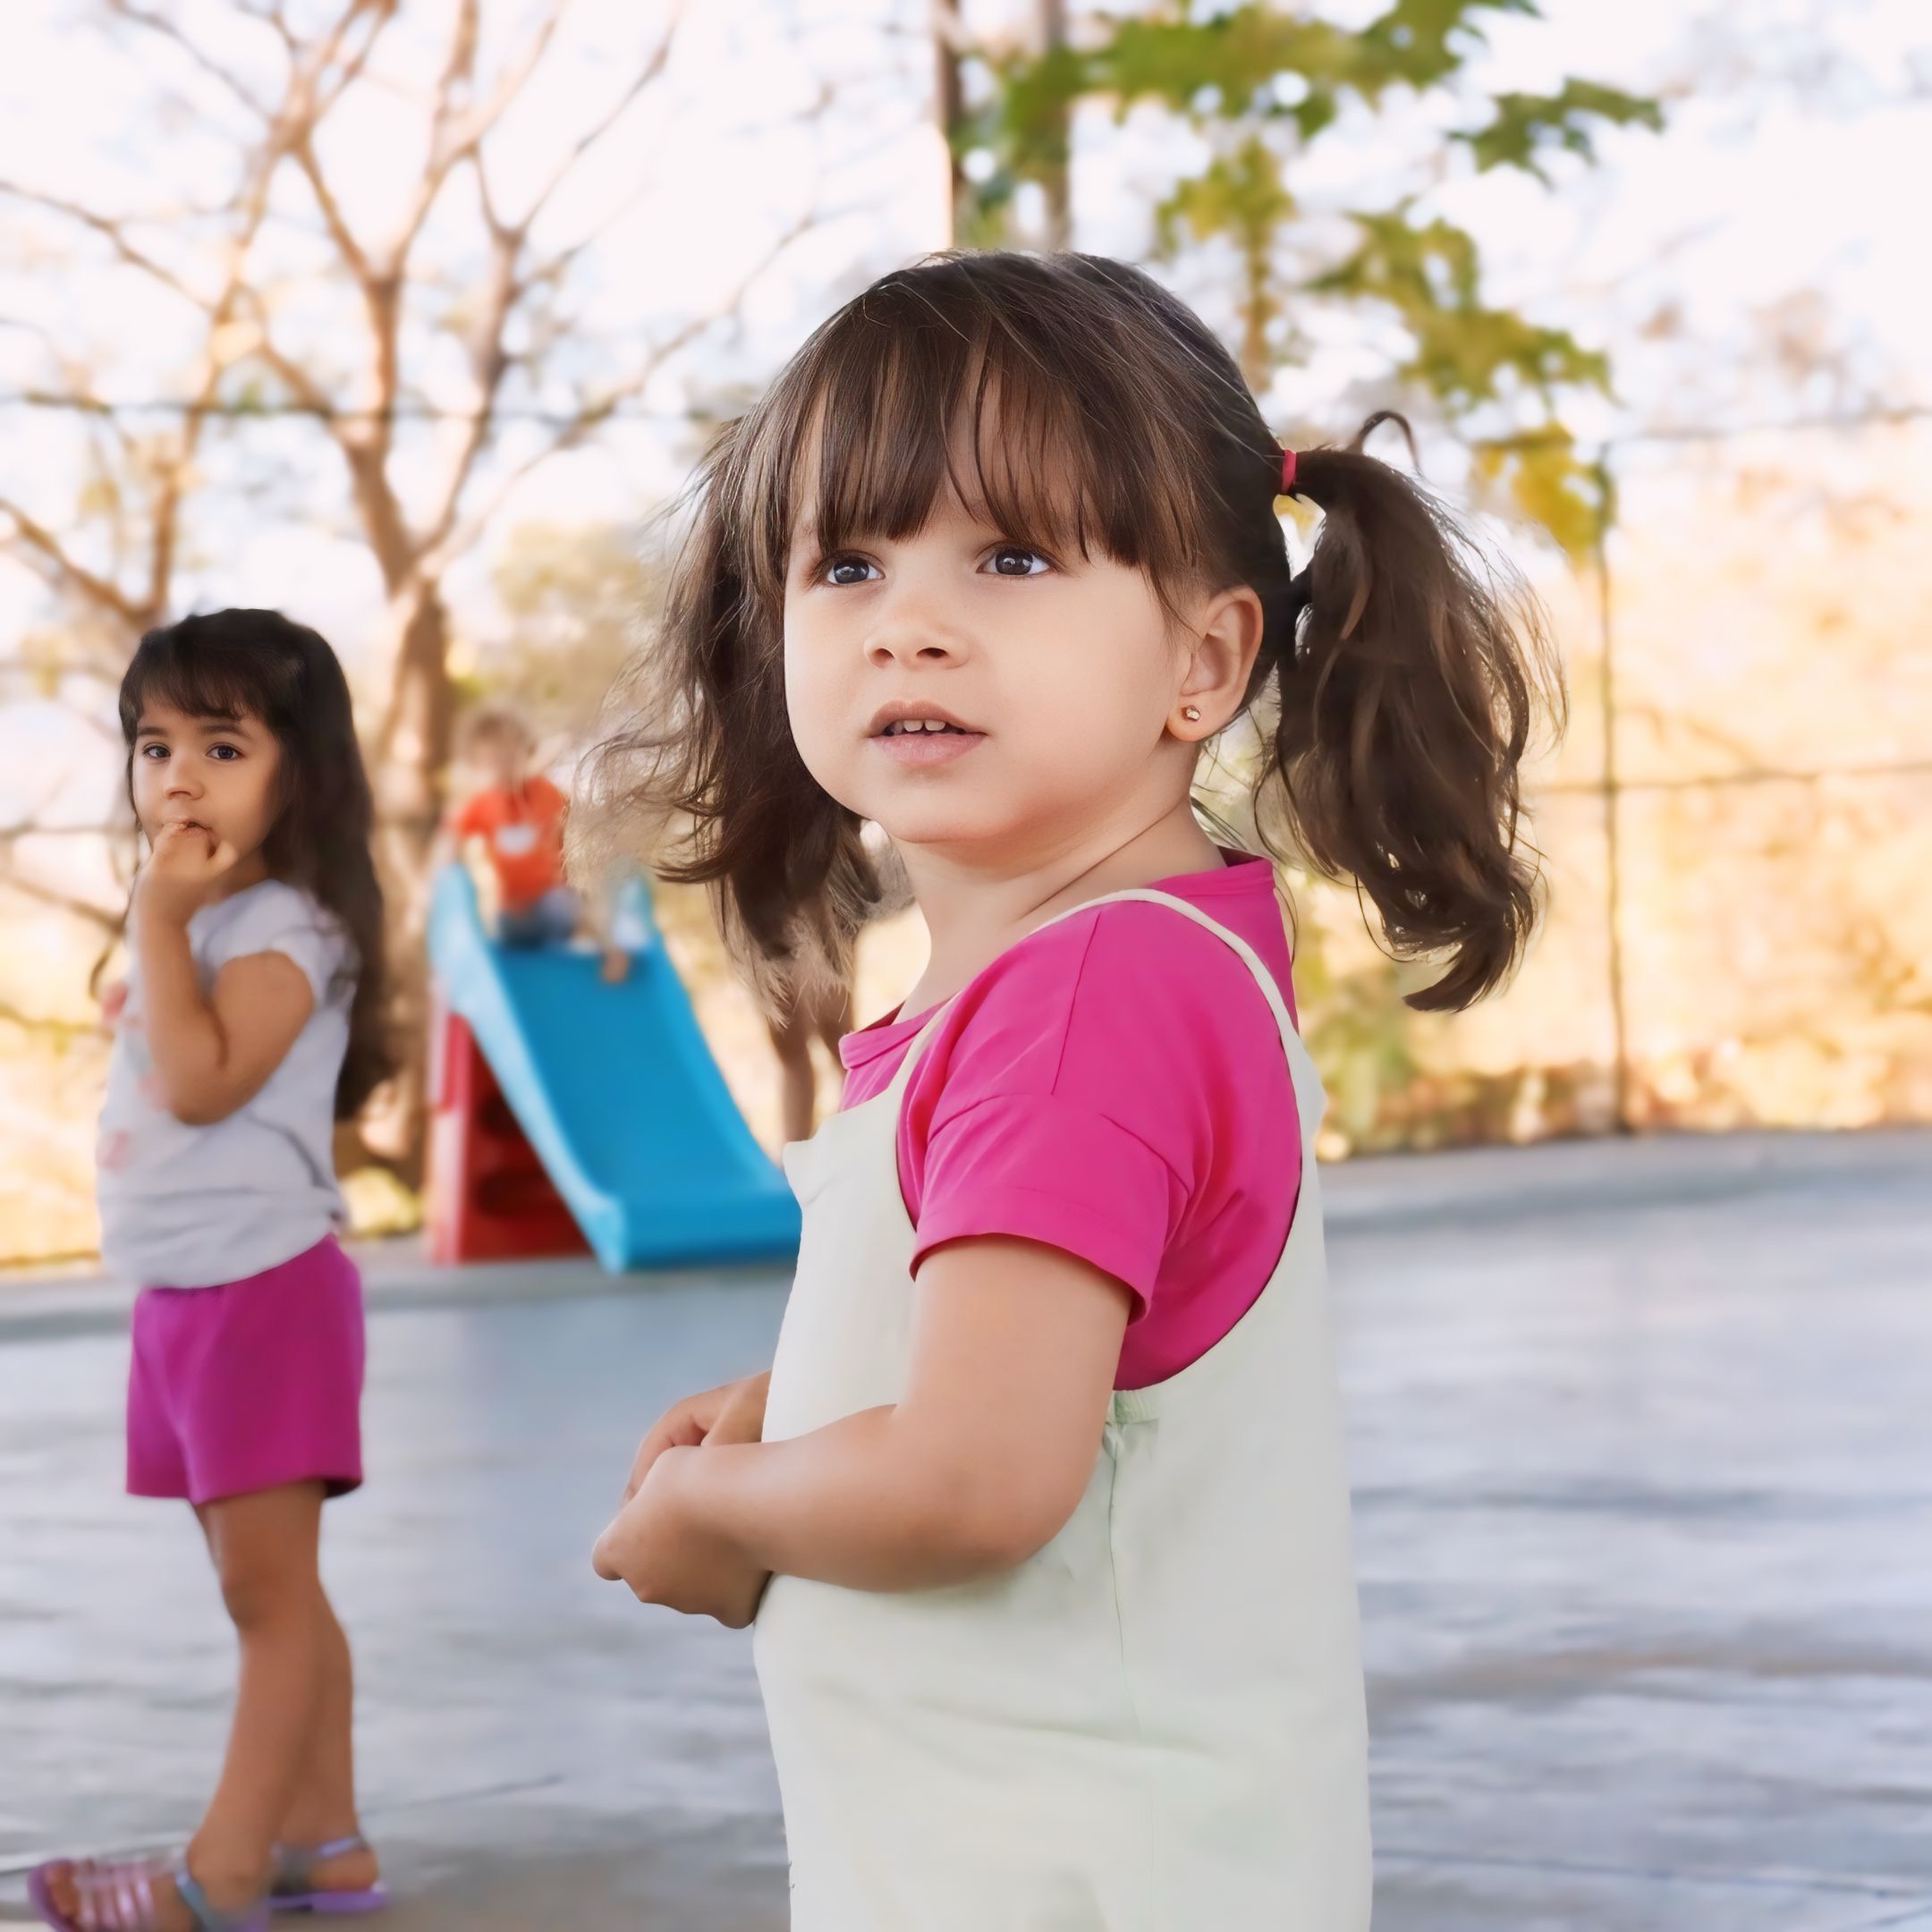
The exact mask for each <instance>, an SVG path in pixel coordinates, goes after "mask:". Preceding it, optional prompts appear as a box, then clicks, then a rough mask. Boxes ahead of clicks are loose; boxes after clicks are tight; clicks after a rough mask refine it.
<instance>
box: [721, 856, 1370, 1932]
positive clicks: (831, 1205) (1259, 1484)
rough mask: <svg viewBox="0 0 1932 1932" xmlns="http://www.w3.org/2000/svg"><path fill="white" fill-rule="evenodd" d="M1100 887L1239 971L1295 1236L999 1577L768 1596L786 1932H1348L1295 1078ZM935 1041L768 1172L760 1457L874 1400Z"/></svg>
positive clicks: (1301, 1080)
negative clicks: (788, 1286) (1067, 1511)
mask: <svg viewBox="0 0 1932 1932" xmlns="http://www.w3.org/2000/svg"><path fill="white" fill-rule="evenodd" d="M1111 896H1112V899H1114V900H1128V899H1134V900H1145V901H1148V902H1152V903H1155V904H1158V905H1164V906H1167V907H1170V908H1171V909H1172V910H1173V911H1174V914H1175V916H1176V917H1178V918H1182V919H1192V920H1194V921H1195V922H1196V924H1198V925H1200V926H1203V927H1206V928H1207V929H1208V931H1209V932H1211V933H1214V934H1216V936H1219V937H1220V938H1221V939H1222V940H1224V942H1225V943H1226V944H1227V945H1230V946H1232V947H1233V950H1234V951H1235V952H1236V953H1239V954H1240V955H1241V959H1242V960H1243V961H1244V962H1246V964H1247V966H1248V968H1249V970H1250V971H1251V972H1252V973H1253V974H1254V977H1255V979H1256V982H1257V983H1258V985H1259V987H1260V988H1261V991H1262V993H1263V994H1264V996H1266V997H1267V1003H1268V1005H1269V1006H1270V1008H1271V1009H1272V1010H1273V1012H1274V1014H1275V1023H1276V1025H1277V1027H1278V1028H1279V1030H1280V1033H1281V1041H1282V1050H1283V1051H1284V1053H1285V1054H1286V1055H1287V1056H1288V1064H1289V1070H1290V1072H1291V1075H1292V1080H1293V1083H1294V1089H1295V1094H1296V1097H1297V1105H1298V1106H1299V1108H1300V1112H1301V1146H1302V1149H1303V1153H1302V1163H1301V1195H1300V1199H1299V1202H1298V1205H1297V1207H1296V1209H1295V1215H1294V1225H1293V1229H1292V1233H1290V1235H1289V1238H1288V1242H1287V1246H1286V1247H1285V1248H1284V1250H1283V1252H1282V1256H1281V1258H1280V1260H1279V1261H1278V1262H1277V1263H1276V1265H1275V1272H1274V1274H1273V1275H1271V1276H1270V1277H1269V1280H1268V1284H1267V1287H1266V1289H1265V1290H1264V1291H1263V1292H1262V1294H1261V1297H1260V1299H1259V1300H1258V1301H1256V1302H1255V1304H1254V1306H1253V1307H1252V1308H1251V1309H1250V1310H1249V1311H1248V1313H1247V1314H1246V1315H1245V1316H1243V1317H1242V1318H1241V1321H1240V1322H1239V1323H1238V1324H1237V1325H1236V1326H1235V1327H1234V1328H1233V1331H1232V1332H1231V1333H1230V1334H1229V1335H1226V1336H1225V1337H1224V1338H1223V1340H1222V1341H1220V1342H1219V1343H1216V1346H1215V1347H1214V1348H1212V1349H1210V1350H1209V1351H1208V1353H1207V1354H1206V1355H1204V1356H1202V1357H1201V1358H1200V1359H1199V1360H1198V1361H1195V1362H1193V1363H1191V1365H1190V1366H1189V1367H1188V1368H1186V1369H1182V1371H1181V1372H1180V1373H1179V1374H1178V1375H1175V1376H1172V1377H1169V1378H1168V1379H1167V1380H1166V1381H1165V1382H1163V1383H1160V1384H1159V1385H1157V1386H1155V1387H1152V1388H1147V1389H1137V1390H1133V1391H1131V1392H1123V1393H1117V1394H1115V1395H1114V1400H1113V1404H1112V1407H1111V1409H1110V1411H1109V1413H1108V1416H1107V1420H1106V1428H1105V1430H1104V1433H1103V1436H1102V1440H1101V1444H1100V1449H1099V1453H1098V1455H1097V1458H1096V1460H1095V1463H1094V1470H1093V1476H1092V1479H1090V1480H1089V1483H1088V1486H1087V1490H1086V1494H1085V1495H1084V1496H1082V1498H1081V1500H1080V1504H1079V1506H1078V1507H1077V1508H1076V1509H1075V1511H1074V1513H1073V1515H1072V1520H1071V1521H1069V1522H1068V1523H1067V1525H1066V1527H1065V1528H1064V1529H1063V1530H1061V1531H1060V1533H1059V1534H1058V1535H1057V1536H1056V1537H1055V1538H1054V1539H1053V1541H1052V1542H1050V1543H1049V1544H1048V1545H1047V1547H1046V1548H1045V1549H1043V1550H1041V1551H1040V1552H1039V1554H1038V1555H1036V1556H1034V1557H1032V1558H1031V1559H1030V1560H1029V1561H1028V1562H1026V1563H1022V1564H1021V1566H1020V1567H1019V1568H1018V1569H1017V1570H1013V1571H1009V1572H1004V1573H1003V1574H1001V1575H997V1576H993V1577H988V1578H987V1579H985V1580H982V1581H979V1582H977V1583H973V1584H970V1585H966V1586H964V1587H960V1588H948V1589H930V1590H917V1591H911V1592H905V1593H902V1594H896V1595H883V1594H877V1593H871V1592H867V1591H863V1590H852V1589H838V1588H835V1587H834V1586H832V1585H829V1584H824V1583H815V1582H809V1581H807V1580H803V1579H801V1578H798V1577H776V1578H774V1579H773V1580H772V1583H771V1586H770V1588H769V1589H768V1590H767V1595H766V1597H765V1600H764V1604H763V1606H762V1607H761V1608H760V1610H759V1612H758V1624H757V1629H756V1632H755V1638H754V1648H755V1655H756V1657H757V1662H758V1679H759V1682H760V1685H761V1687H762V1689H763V1691H764V1696H765V1707H766V1712H767V1717H768V1719H769V1722H770V1725H771V1739H772V1750H773V1753H774V1756H775V1759H776V1762H777V1767H778V1780H779V1785H780V1788H781V1792H782V1794H783V1797H784V1821H785V1836H786V1839H787V1842H788V1845H789V1850H790V1856H791V1863H792V1927H793V1928H794V1932H941V1928H944V1932H1099V1928H1105V1932H1194V1928H1203V1932H1264V1928H1282V1932H1362V1928H1365V1927H1367V1925H1368V1923H1369V1792H1368V1768H1367V1727H1366V1724H1365V1722H1364V1716H1363V1705H1362V1678H1361V1665H1360V1656H1359V1652H1358V1647H1357V1635H1356V1613H1355V1587H1354V1576H1353V1571H1352V1563H1351V1556H1350V1548H1349V1521H1348V1484H1347V1479H1346V1475H1345V1472H1344V1468H1343V1452H1342V1431H1341V1426H1340V1418H1339V1414H1338V1402H1337V1395H1336V1388H1335V1368H1334V1363H1333V1360H1332V1356H1331V1348H1330V1342H1329V1335H1328V1314H1327V1308H1326V1268H1325V1265H1324V1261H1323V1252H1322V1224H1321V1195H1320V1191H1319V1183H1318V1177H1317V1173H1316V1167H1315V1161H1314V1157H1313V1153H1312V1148H1313V1145H1314V1140H1315V1129H1316V1125H1317V1123H1318V1121H1319V1119H1320V1117H1321V1111H1322V1101H1321V1088H1320V1085H1319V1083H1318V1080H1317V1078H1316V1074H1315V1070H1314V1067H1313V1065H1312V1064H1311V1063H1310V1062H1309V1057H1308V1054H1307V1051H1306V1049H1305V1048H1304V1047H1302V1045H1301V1038H1300V1037H1299V1036H1298V1035H1297V1033H1296V1032H1295V1030H1294V1027H1293V1025H1292V1022H1291V1021H1290V1020H1289V1017H1288V1013H1287V1009H1286V1007H1285V1006H1284V1004H1283V1001H1282V998H1281V995H1280V993H1279V992H1278V991H1277V990H1276V988H1275V983H1274V981H1273V979H1271V978H1270V976H1269V974H1268V971H1267V968H1266V967H1265V966H1263V965H1262V963H1261V962H1260V960H1259V959H1258V957H1257V956H1256V955H1255V953H1254V952H1253V951H1252V950H1251V949H1250V947H1249V946H1248V945H1246V944H1245V943H1244V942H1243V941H1242V940H1241V939H1240V938H1239V937H1238V936H1235V935H1234V934H1233V933H1230V932H1228V931H1226V930H1225V929H1224V928H1222V927H1220V926H1217V925H1216V924H1215V923H1214V921H1213V920H1211V919H1208V918H1207V917H1206V916H1205V915H1204V914H1203V913H1201V912H1199V911H1197V910H1196V909H1195V908H1194V907H1193V906H1191V905H1189V904H1187V903H1186V902H1183V901H1181V900H1178V899H1174V898H1171V897H1169V896H1168V895H1166V894H1161V893H1153V892H1129V893H1116V894H1112V895H1111ZM1109 902H1110V901H1109V900H1099V901H1090V902H1089V904H1096V903H1097V904H1106V903H1109ZM1079 910H1081V911H1084V910H1086V908H1084V907H1083V908H1080V909H1079ZM930 1032H931V1029H930V1028H928V1030H927V1032H926V1034H923V1035H921V1037H920V1038H919V1041H918V1042H916V1043H915V1044H914V1046H913V1047H912V1048H911V1050H910V1051H909V1052H908V1053H907V1055H906V1057H905V1062H904V1063H903V1065H902V1067H901V1069H900V1071H899V1072H898V1075H897V1077H896V1078H895V1079H894V1081H893V1083H892V1085H891V1087H890V1089H888V1090H887V1091H886V1092H885V1093H883V1094H881V1095H879V1096H877V1097H876V1098H874V1099H872V1100H870V1101H868V1102H866V1103H865V1104H863V1105H862V1106H856V1107H853V1108H852V1109H851V1110H850V1111H849V1112H847V1113H844V1114H837V1115H835V1116H834V1117H833V1118H832V1119H831V1120H830V1121H828V1122H827V1123H826V1125H825V1126H824V1127H823V1128H822V1129H820V1131H819V1132H818V1135H817V1137H816V1138H815V1139H813V1140H810V1141H808V1142H805V1143H802V1144H801V1145H800V1146H797V1147H794V1148H791V1149H790V1150H789V1157H788V1160H787V1164H786V1165H787V1171H788V1173H789V1174H790V1176H791V1179H792V1186H793V1187H794V1189H795V1190H796V1191H797V1193H798V1197H799V1200H800V1202H801V1205H802V1207H803V1208H804V1220H805V1226H804V1238H803V1242H802V1245H801V1249H800V1253H799V1265H798V1275H797V1279H796V1281H795V1283H794V1284H793V1286H792V1295H791V1300H790V1301H789V1302H788V1304H787V1306H786V1309H785V1314H784V1327H783V1330H782V1332H781V1334H780V1335H779V1338H778V1349H777V1355H776V1359H775V1361H774V1363H773V1365H772V1377H771V1393H770V1399H769V1401H768V1402H767V1408H766V1412H765V1435H766V1437H767V1440H770V1441H776V1440H779V1439H782V1438H784V1437H786V1436H799V1435H802V1434H804V1433H806V1432H807V1431H809V1430H811V1429H816V1428H822V1427H823V1426H825V1425H826V1424H827V1423H830V1422H833V1421H835V1420H837V1419H839V1418H840V1417H843V1416H846V1415H850V1414H852V1413H853V1412H855V1411H859V1410H863V1409H871V1408H876V1407H878V1406H880V1405H882V1404H885V1403H889V1402H894V1401H896V1400H897V1399H898V1398H899V1395H900V1393H901V1390H902V1385H903V1380H904V1375H905V1369H906V1361H907V1350H908V1338H909V1326H910V1315H911V1306H912V1282H911V1258H912V1253H913V1230H912V1227H911V1221H910V1219H909V1217H908V1216H907V1214H906V1211H905V1206H904V1203H903V1201H902V1198H901V1195H900V1191H899V1175H898V1163H897V1157H896V1152H895V1141H896V1129H897V1124H898V1116H899V1108H900V1104H901V1100H902V1097H903V1094H904V1092H905V1088H906V1083H907V1081H908V1080H909V1079H910V1078H911V1071H912V1067H913V1065H914V1063H915V1061H916V1060H917V1058H918V1055H919V1052H920V1051H921V1049H922V1048H923V1047H924V1045H925V1042H926V1039H927V1038H929V1037H930Z"/></svg>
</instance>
